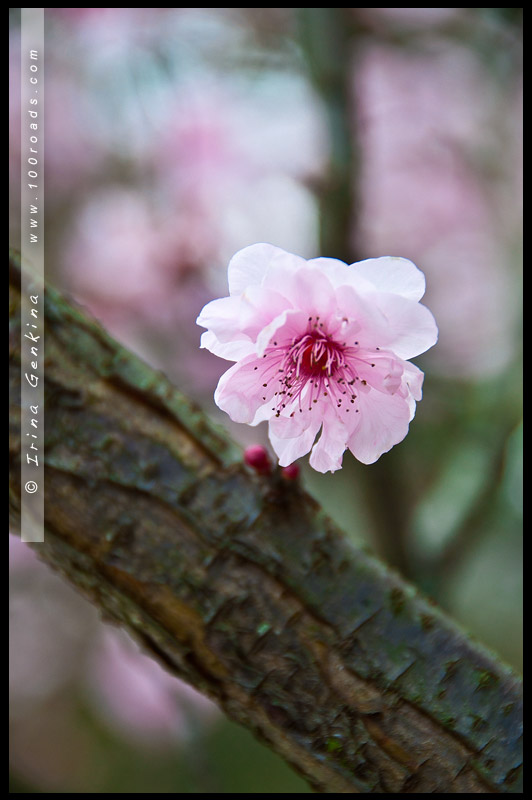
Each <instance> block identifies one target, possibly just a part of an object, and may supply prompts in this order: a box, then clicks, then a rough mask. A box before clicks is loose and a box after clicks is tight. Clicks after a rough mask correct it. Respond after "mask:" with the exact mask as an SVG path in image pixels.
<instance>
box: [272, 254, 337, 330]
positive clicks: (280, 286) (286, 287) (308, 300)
mask: <svg viewBox="0 0 532 800" xmlns="http://www.w3.org/2000/svg"><path fill="white" fill-rule="evenodd" d="M263 286H264V287H269V288H274V289H275V290H276V291H277V292H279V293H280V294H282V295H283V296H284V297H286V298H287V299H288V300H289V301H290V303H291V305H292V306H293V307H294V308H299V309H302V310H303V311H306V312H307V317H309V316H312V317H316V316H320V317H321V319H322V321H323V320H325V319H328V317H329V316H331V314H332V313H333V312H334V311H335V307H336V304H335V298H334V291H333V287H332V285H331V282H330V281H329V279H328V278H327V276H326V275H325V274H324V273H323V271H321V270H319V269H316V268H311V267H308V266H307V265H306V262H304V261H303V263H302V266H299V267H298V268H297V269H292V270H291V271H288V270H287V269H286V267H285V265H284V264H283V263H281V262H279V263H275V264H272V266H271V268H270V269H269V270H268V273H267V275H266V276H265V277H264V282H263Z"/></svg>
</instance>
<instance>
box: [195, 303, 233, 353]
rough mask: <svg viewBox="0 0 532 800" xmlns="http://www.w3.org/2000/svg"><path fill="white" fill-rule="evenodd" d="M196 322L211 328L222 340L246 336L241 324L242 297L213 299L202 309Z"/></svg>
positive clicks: (219, 339) (203, 326) (227, 340)
mask: <svg viewBox="0 0 532 800" xmlns="http://www.w3.org/2000/svg"><path fill="white" fill-rule="evenodd" d="M196 323H197V325H201V327H202V328H208V329H209V330H211V331H212V332H213V333H214V334H215V335H216V338H217V339H218V341H220V342H230V341H231V340H232V339H241V338H244V337H243V336H242V332H241V324H240V298H239V297H222V298H220V299H219V300H211V302H210V303H207V305H206V306H204V307H203V309H202V310H201V312H200V315H199V317H198V318H197V320H196Z"/></svg>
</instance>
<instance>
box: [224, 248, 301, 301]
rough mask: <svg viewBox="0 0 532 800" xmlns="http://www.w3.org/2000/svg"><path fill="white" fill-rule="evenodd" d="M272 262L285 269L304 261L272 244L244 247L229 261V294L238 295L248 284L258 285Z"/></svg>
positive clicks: (294, 266)
mask: <svg viewBox="0 0 532 800" xmlns="http://www.w3.org/2000/svg"><path fill="white" fill-rule="evenodd" d="M272 264H278V265H280V266H281V268H282V269H284V270H285V271H286V270H287V269H289V270H292V269H296V268H297V267H298V266H302V265H303V264H305V261H304V259H302V258H300V257H299V256H294V255H292V254H291V253H287V252H286V251H285V250H282V249H281V248H280V247H274V245H272V244H266V243H260V244H252V245H250V246H249V247H244V248H243V249H242V250H239V251H238V253H235V255H234V256H233V258H232V259H231V261H230V262H229V268H228V278H229V294H231V295H239V294H241V293H242V292H243V291H244V290H245V289H246V287H248V286H258V285H260V284H261V283H262V280H263V278H264V276H265V275H266V273H267V271H268V269H269V268H270V267H271V265H272Z"/></svg>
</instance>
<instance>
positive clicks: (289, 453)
mask: <svg viewBox="0 0 532 800" xmlns="http://www.w3.org/2000/svg"><path fill="white" fill-rule="evenodd" d="M281 419H283V420H284V422H283V424H282V433H283V434H284V435H283V436H278V435H277V431H278V430H280V427H276V426H277V423H279V421H280V420H281ZM294 419H295V422H294V424H293V428H292V430H293V432H294V434H295V435H294V436H291V437H287V436H286V433H287V432H290V426H289V424H288V426H287V423H291V422H292V420H289V418H287V417H273V419H271V420H270V427H269V431H268V435H269V437H270V442H271V444H272V447H273V449H274V450H275V452H276V454H277V456H278V458H279V464H280V465H281V467H288V466H289V465H290V464H292V463H293V462H294V461H297V459H298V458H301V456H304V455H306V453H308V452H309V450H310V448H311V447H312V445H313V444H314V440H315V439H316V434H317V433H318V431H319V429H320V427H321V423H322V420H321V418H320V417H317V416H316V417H313V418H311V419H307V422H308V423H309V424H308V427H305V428H301V427H299V426H298V424H297V423H298V422H299V420H298V419H296V418H294Z"/></svg>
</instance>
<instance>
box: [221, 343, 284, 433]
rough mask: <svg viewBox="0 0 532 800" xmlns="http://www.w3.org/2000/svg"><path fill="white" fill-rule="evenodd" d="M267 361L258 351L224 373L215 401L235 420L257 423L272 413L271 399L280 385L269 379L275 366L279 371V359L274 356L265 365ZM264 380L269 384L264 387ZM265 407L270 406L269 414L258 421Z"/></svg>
mask: <svg viewBox="0 0 532 800" xmlns="http://www.w3.org/2000/svg"><path fill="white" fill-rule="evenodd" d="M265 360H266V359H264V360H263V359H262V358H257V356H256V355H255V354H253V355H250V356H247V357H246V358H244V359H243V360H242V361H239V362H238V363H237V364H234V365H233V366H232V367H231V368H230V369H228V370H227V372H224V374H223V375H222V377H221V378H220V380H219V381H218V386H217V387H216V391H215V393H214V402H215V403H216V405H217V406H218V408H221V409H222V411H225V412H226V413H227V414H229V416H230V417H231V419H232V420H233V421H234V422H246V423H248V425H256V424H257V423H258V422H260V421H262V419H267V418H268V416H271V403H270V402H268V401H271V399H272V397H273V394H274V391H275V389H276V385H277V384H276V382H275V381H273V380H270V381H268V377H269V373H270V372H271V370H272V369H273V370H274V371H275V368H276V362H274V360H273V358H270V359H269V362H268V364H265V363H264V362H265ZM255 367H256V369H255ZM263 383H266V384H267V385H266V386H263ZM262 407H264V408H265V409H267V411H266V413H267V416H260V418H257V419H256V420H255V417H256V415H257V412H259V411H260V409H261V408H262Z"/></svg>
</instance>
